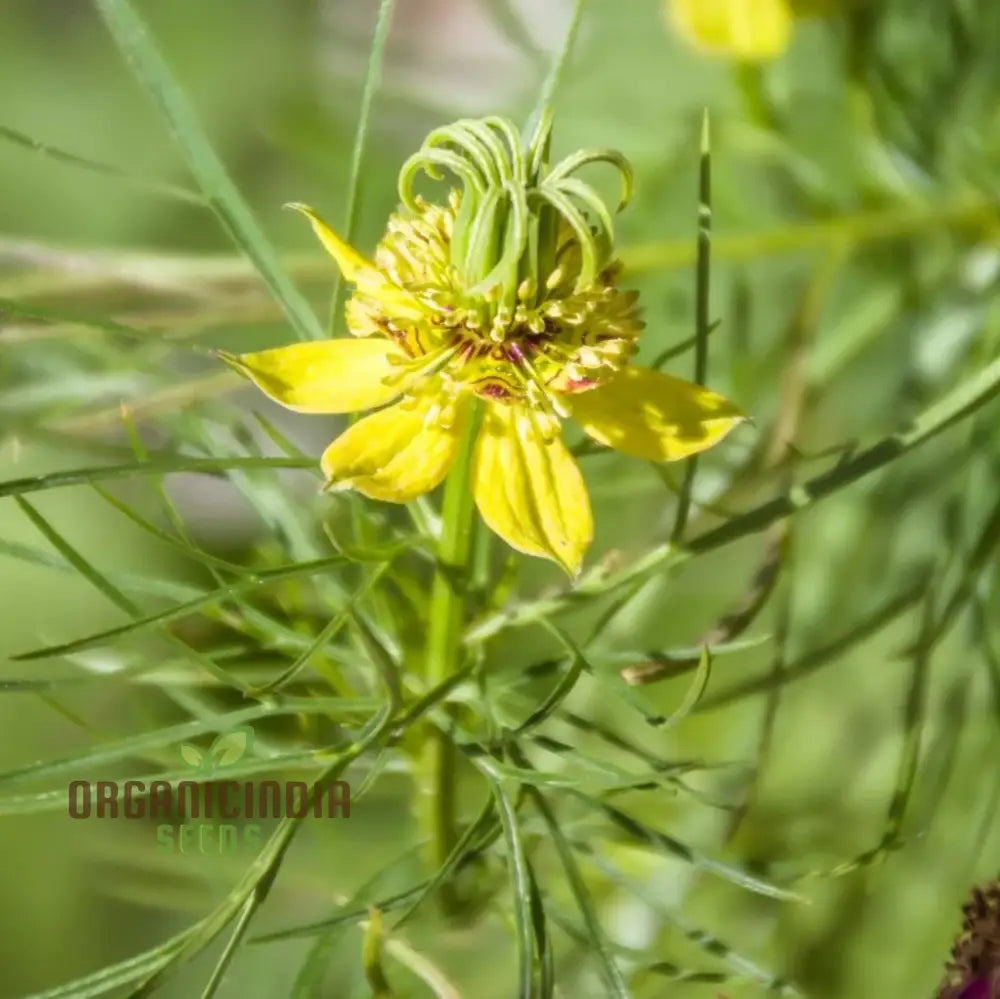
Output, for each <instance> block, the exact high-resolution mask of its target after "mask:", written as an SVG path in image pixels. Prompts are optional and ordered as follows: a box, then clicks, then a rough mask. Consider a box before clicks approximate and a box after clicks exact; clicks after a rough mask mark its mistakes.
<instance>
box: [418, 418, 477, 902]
mask: <svg viewBox="0 0 1000 999" xmlns="http://www.w3.org/2000/svg"><path fill="white" fill-rule="evenodd" d="M479 416H480V414H479V407H478V406H477V407H476V412H475V414H474V415H473V416H472V417H471V418H470V419H469V421H468V425H467V426H466V428H465V431H464V434H463V438H462V443H461V445H460V447H459V453H458V457H457V458H456V460H455V465H454V467H453V468H452V470H451V472H450V474H449V476H448V481H447V484H446V485H445V492H444V502H443V504H442V510H441V518H442V525H441V539H440V541H439V542H438V551H437V568H436V569H435V572H434V582H433V585H432V588H431V605H430V618H429V621H428V628H427V657H426V664H425V680H426V683H427V686H428V687H434V686H436V685H437V684H440V683H443V682H444V681H446V680H447V679H448V677H449V676H451V675H452V674H454V673H455V672H457V671H458V669H459V668H460V667H461V659H462V657H463V655H464V652H463V649H462V635H463V631H464V628H465V623H466V616H467V615H466V594H467V592H468V586H469V571H470V563H471V559H472V550H473V544H472V542H473V536H474V528H475V503H474V501H473V497H472V489H471V487H470V483H469V470H470V465H471V461H472V447H473V444H474V442H475V438H476V432H477V429H478V424H479ZM425 739H426V741H425V743H424V746H423V749H422V758H421V761H420V762H421V766H420V787H419V793H420V800H419V804H418V810H419V817H420V821H421V825H422V832H423V833H424V835H425V836H426V837H427V838H429V840H430V847H429V852H428V858H429V860H430V862H431V864H432V865H433V868H434V870H438V869H440V868H441V867H443V866H444V864H445V862H446V861H447V859H448V855H449V854H450V852H451V850H452V848H453V847H454V845H455V843H456V841H457V838H458V833H457V828H456V826H457V823H456V817H455V781H456V764H457V752H456V748H455V743H454V741H453V739H452V737H451V735H450V734H449V733H448V732H447V731H445V730H443V729H442V728H441V727H439V726H437V725H428V727H427V731H426V736H425ZM442 900H443V903H444V906H445V908H446V909H449V908H453V901H454V897H453V895H452V894H451V893H450V892H449V885H448V884H447V883H445V884H444V885H442Z"/></svg>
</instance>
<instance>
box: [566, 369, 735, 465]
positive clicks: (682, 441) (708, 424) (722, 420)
mask: <svg viewBox="0 0 1000 999" xmlns="http://www.w3.org/2000/svg"><path fill="white" fill-rule="evenodd" d="M567 401H568V402H569V403H570V405H571V406H572V408H573V417H574V418H575V419H576V420H577V421H578V422H579V423H580V425H581V426H582V427H583V429H584V430H586V431H587V433H588V434H589V435H590V436H591V437H593V438H594V440H596V441H599V442H600V443H601V444H606V445H607V446H608V447H613V448H616V449H617V450H619V451H623V452H624V453H625V454H631V455H634V456H635V457H637V458H646V459H647V460H648V461H676V460H677V459H678V458H686V457H688V455H692V454H696V453H697V452H698V451H703V450H705V448H709V447H712V445H713V444H717V443H718V442H719V441H720V440H722V438H723V437H725V436H726V434H728V433H729V431H730V430H732V429H733V427H735V426H736V425H737V424H738V423H740V422H742V421H743V419H744V417H743V415H742V414H741V413H740V412H739V410H738V409H737V408H736V407H735V406H734V405H733V404H732V403H731V402H729V401H728V400H727V399H724V398H723V397H722V396H721V395H717V394H716V393H715V392H710V391H709V390H708V389H706V388H701V387H700V386H698V385H694V384H692V383H691V382H686V381H684V380H682V379H680V378H674V377H673V375H665V374H663V373H662V372H660V371H651V370H650V369H649V368H637V367H631V366H629V367H627V368H625V369H623V370H622V371H620V372H619V373H618V374H617V375H615V376H614V377H613V378H612V379H611V380H610V381H608V382H605V383H604V384H603V385H599V386H598V387H597V388H595V389H591V390H590V391H589V392H580V393H578V394H576V395H573V396H568V397H567Z"/></svg>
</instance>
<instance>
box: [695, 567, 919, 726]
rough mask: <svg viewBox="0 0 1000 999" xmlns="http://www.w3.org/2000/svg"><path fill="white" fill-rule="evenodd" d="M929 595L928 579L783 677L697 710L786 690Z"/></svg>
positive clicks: (757, 680)
mask: <svg viewBox="0 0 1000 999" xmlns="http://www.w3.org/2000/svg"><path fill="white" fill-rule="evenodd" d="M926 592H927V582H926V580H925V579H920V581H919V582H917V583H915V584H913V585H912V586H909V587H907V588H906V589H905V590H903V592H902V593H898V594H895V595H894V596H892V597H890V598H889V599H888V600H886V601H885V603H883V604H881V605H880V606H879V607H876V608H875V610H874V611H872V612H871V613H870V614H866V615H865V616H864V617H862V618H860V619H859V620H857V621H855V622H853V624H852V625H851V626H850V627H848V628H845V629H844V630H843V631H842V632H841V633H840V634H839V635H838V636H837V637H836V638H833V639H831V640H830V641H829V642H827V643H826V644H824V645H822V646H819V647H818V648H815V649H812V650H810V651H808V652H805V653H803V654H801V655H800V656H798V657H797V658H796V659H794V660H792V661H791V662H789V663H786V664H785V665H784V667H783V669H782V671H781V673H780V675H778V676H775V675H774V673H773V671H771V670H768V672H767V673H764V674H762V675H760V676H756V677H751V678H750V679H747V680H742V681H740V682H739V683H737V684H734V685H733V686H732V687H730V688H728V689H727V690H723V691H721V692H719V693H718V694H714V695H711V696H709V697H705V698H704V699H703V700H702V701H701V703H700V704H698V705H697V706H696V708H695V710H696V711H697V712H699V713H700V712H704V711H714V710H716V709H718V708H721V707H725V706H727V705H729V704H734V703H735V702H737V701H740V700H742V699H744V698H746V697H753V696H755V695H757V694H762V693H766V692H767V691H769V690H771V689H773V688H774V687H775V686H782V687H784V686H787V685H788V684H790V683H795V682H797V681H799V680H801V679H804V678H805V677H807V676H810V675H812V674H813V673H816V672H817V671H818V670H820V669H822V668H823V667H824V666H826V665H827V664H828V663H831V662H833V661H834V660H836V659H838V658H840V657H841V656H843V655H845V654H846V653H847V652H849V651H850V650H851V649H852V648H854V647H855V646H857V645H859V644H860V643H862V642H864V641H865V640H866V639H868V638H871V637H872V635H875V634H877V633H878V632H879V631H881V630H882V629H883V628H886V627H888V626H889V625H891V624H892V623H893V622H895V621H896V620H898V619H899V618H901V617H902V616H903V615H904V614H906V613H908V612H909V611H911V610H912V609H913V608H914V607H915V606H916V605H917V604H918V603H919V602H920V601H921V600H922V599H923V597H924V596H925V594H926Z"/></svg>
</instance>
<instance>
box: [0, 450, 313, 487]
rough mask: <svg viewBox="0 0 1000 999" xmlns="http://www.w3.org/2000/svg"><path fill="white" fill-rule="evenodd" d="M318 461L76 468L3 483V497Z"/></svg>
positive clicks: (175, 461) (168, 461) (166, 461)
mask: <svg viewBox="0 0 1000 999" xmlns="http://www.w3.org/2000/svg"><path fill="white" fill-rule="evenodd" d="M315 467H316V460H315V458H307V457H301V458H243V457H236V458H234V457H218V458H185V457H180V456H178V457H169V458H153V459H152V460H150V461H137V462H127V463H125V464H121V465H103V466H97V467H95V468H74V469H70V470H67V471H65V472H48V473H47V474H45V475H33V476H29V477H28V478H24V479H8V480H7V481H6V482H0V497H3V496H18V495H23V494H25V493H35V492H39V491H41V490H44V489H57V488H59V487H61V486H81V485H89V484H90V483H92V482H106V481H107V480H109V479H126V478H130V477H132V476H143V475H175V474H178V473H181V472H202V473H206V474H218V473H221V472H226V471H236V470H239V469H245V470H252V469H281V468H301V469H315Z"/></svg>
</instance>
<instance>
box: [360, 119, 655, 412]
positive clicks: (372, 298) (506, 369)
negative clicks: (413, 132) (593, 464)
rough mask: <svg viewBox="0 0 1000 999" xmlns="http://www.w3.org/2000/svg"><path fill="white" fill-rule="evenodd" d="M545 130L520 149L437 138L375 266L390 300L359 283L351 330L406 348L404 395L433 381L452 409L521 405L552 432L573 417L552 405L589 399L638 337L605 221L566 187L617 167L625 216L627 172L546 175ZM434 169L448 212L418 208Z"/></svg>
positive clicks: (463, 125) (468, 137) (595, 155)
mask: <svg viewBox="0 0 1000 999" xmlns="http://www.w3.org/2000/svg"><path fill="white" fill-rule="evenodd" d="M550 129H551V120H550V119H549V118H547V117H546V118H543V119H542V121H541V122H540V124H539V126H538V128H537V129H536V130H535V133H534V135H533V136H532V138H531V140H530V142H529V143H528V145H527V147H526V148H522V146H521V142H520V139H519V137H518V136H517V134H516V132H515V131H514V129H513V126H511V124H510V123H509V122H507V121H505V120H504V119H501V118H490V119H485V120H483V121H461V122H458V123H456V124H454V125H451V126H448V127H447V128H443V129H439V130H437V131H436V132H433V133H431V135H430V136H428V138H427V139H426V140H425V142H424V145H423V147H422V148H421V149H420V150H419V151H418V152H417V153H416V154H415V156H413V157H411V159H410V160H408V161H407V163H406V164H405V165H404V166H403V169H402V171H401V173H400V185H399V188H400V197H401V200H402V208H401V209H400V211H399V212H397V213H396V214H395V215H394V216H393V217H392V218H391V219H390V221H389V224H388V229H387V232H386V235H385V237H384V238H383V240H382V242H381V243H380V244H379V246H378V249H377V251H376V255H375V264H376V267H377V270H378V272H379V273H380V274H381V275H382V277H383V280H384V281H385V282H386V284H389V285H391V286H392V293H390V294H387V293H386V287H385V284H378V285H376V284H372V285H370V286H367V285H366V284H365V283H364V282H360V283H359V284H358V286H357V288H356V290H355V294H354V296H353V297H352V299H351V301H350V303H349V305H348V323H349V325H350V327H351V329H352V331H353V332H354V333H356V334H358V335H362V336H365V335H369V334H372V333H380V334H382V335H384V336H387V337H389V338H391V339H393V340H394V341H396V342H397V343H398V344H399V345H400V347H401V348H402V349H403V351H404V352H405V354H406V355H407V357H408V358H409V362H410V363H408V364H406V365H403V366H401V367H402V370H401V371H400V372H399V374H398V378H399V379H400V380H401V381H403V382H404V383H405V385H406V389H407V391H408V392H414V391H416V392H419V387H420V382H421V381H422V380H423V379H424V378H425V377H426V376H428V375H431V374H440V375H441V376H442V380H443V382H444V387H445V389H446V393H447V394H449V395H452V396H454V395H455V394H457V393H460V392H463V391H472V392H474V393H476V394H477V395H479V396H481V397H483V398H486V399H489V400H491V401H493V402H498V403H510V404H519V405H527V406H529V407H530V408H531V409H533V410H535V411H536V412H537V414H538V415H539V416H543V415H548V416H550V417H552V418H553V419H552V421H550V422H553V423H554V422H555V420H554V418H555V417H561V416H565V415H567V414H566V409H565V406H564V405H563V404H562V403H561V401H560V396H564V395H567V394H572V393H575V392H582V391H587V390H588V389H591V388H594V387H596V386H597V385H599V384H600V383H601V382H602V381H603V380H605V379H606V378H607V377H608V376H609V375H611V374H613V373H614V372H616V371H618V370H620V369H621V368H622V367H623V366H624V365H625V364H626V363H627V362H628V360H629V358H630V357H631V356H632V354H633V353H634V351H635V341H636V338H637V337H638V335H639V333H640V332H641V330H642V328H643V324H642V323H641V322H640V320H639V315H638V308H637V299H638V295H637V293H635V292H630V291H623V290H621V289H620V288H619V287H618V277H619V273H620V265H619V264H618V262H617V261H615V260H613V259H612V255H611V254H612V246H613V238H614V234H613V229H612V218H611V212H610V211H609V210H608V209H607V206H606V205H605V204H604V202H603V201H602V200H601V198H600V196H599V195H598V194H597V192H596V191H595V190H594V189H593V188H592V187H590V186H589V185H588V184H586V183H584V182H583V181H582V180H580V179H579V178H577V177H576V176H574V174H575V173H576V171H577V170H579V169H580V168H581V167H583V166H585V165H587V164H589V163H593V162H598V161H604V162H609V163H611V164H613V165H614V166H615V167H616V168H617V169H618V171H619V173H620V174H621V177H622V186H623V193H622V202H621V205H620V206H619V209H620V208H621V207H624V205H625V204H626V203H627V200H628V196H629V193H630V189H631V173H630V169H629V167H628V164H627V162H626V161H624V160H623V159H622V158H621V157H620V156H619V155H618V154H617V153H614V152H611V151H604V150H591V151H583V152H580V153H577V154H575V155H574V156H572V157H569V158H568V159H567V160H565V161H563V162H562V163H560V164H559V165H557V166H556V167H554V168H549V166H548V163H547V161H548V148H549V137H550ZM442 169H447V170H449V171H450V172H451V173H452V174H453V175H454V176H455V177H457V178H458V180H459V181H460V182H461V185H462V186H461V190H452V191H451V193H450V195H449V198H448V200H447V203H446V204H444V205H438V204H431V203H428V202H427V201H426V200H424V199H423V198H422V197H419V196H415V195H414V194H413V191H412V187H413V181H414V178H415V175H416V174H417V173H418V172H419V171H421V170H423V171H425V172H426V173H427V174H428V175H429V176H431V177H432V178H434V179H441V177H442V174H441V173H440V171H441V170H442ZM394 377H396V376H394ZM440 388H441V386H440V385H439V386H437V388H436V391H440ZM543 422H545V421H543Z"/></svg>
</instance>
